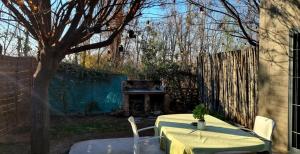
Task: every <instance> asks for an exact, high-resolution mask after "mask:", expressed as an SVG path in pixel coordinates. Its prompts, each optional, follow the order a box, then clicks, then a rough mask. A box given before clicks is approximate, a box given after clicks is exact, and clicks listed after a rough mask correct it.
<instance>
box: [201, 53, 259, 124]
mask: <svg viewBox="0 0 300 154" xmlns="http://www.w3.org/2000/svg"><path fill="white" fill-rule="evenodd" d="M257 71H258V49H256V48H248V49H244V50H238V51H231V52H222V53H216V54H207V53H203V54H200V55H199V57H198V81H199V85H198V86H199V95H200V96H199V99H200V101H201V102H204V103H205V104H206V105H207V107H208V108H209V109H210V110H211V111H213V112H215V113H219V114H220V115H222V116H224V117H225V118H226V119H228V120H232V121H233V122H237V123H239V124H242V125H244V126H247V127H252V126H253V124H254V119H255V116H256V113H257V103H258V87H257Z"/></svg>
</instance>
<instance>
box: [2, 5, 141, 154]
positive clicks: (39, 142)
mask: <svg viewBox="0 0 300 154" xmlns="http://www.w3.org/2000/svg"><path fill="white" fill-rule="evenodd" d="M1 1H2V3H3V4H4V5H5V6H6V8H7V9H8V10H9V11H10V12H11V17H12V18H13V19H14V20H15V21H18V22H19V23H20V24H21V25H22V26H23V27H24V28H25V29H26V30H28V31H29V33H30V34H31V36H32V37H33V38H34V39H35V40H36V41H37V43H38V49H39V50H38V53H37V61H38V65H37V68H36V71H35V73H34V83H33V94H32V133H31V153H32V154H47V153H49V134H48V129H49V106H48V86H49V82H50V80H51V78H52V77H53V76H54V74H55V72H56V70H57V69H58V66H59V63H60V62H61V61H62V59H63V58H64V57H65V56H66V55H69V54H73V53H79V52H82V51H86V50H90V49H95V48H101V47H104V46H107V45H109V44H110V43H112V41H113V40H114V38H115V37H116V36H118V35H119V33H120V32H121V31H122V30H123V29H124V27H125V26H126V25H127V24H128V23H129V22H130V21H131V20H132V19H134V18H135V17H136V16H137V15H139V14H140V8H141V6H142V5H143V4H144V1H141V0H69V1H66V0H1ZM120 11H124V17H123V18H122V21H121V24H120V25H118V26H115V27H111V26H110V24H111V21H112V20H113V19H114V18H115V16H116V15H117V14H118V13H119V12H120ZM102 33H107V34H108V35H107V39H105V40H103V41H101V42H93V43H90V44H86V45H78V44H81V43H82V42H85V41H86V40H88V39H90V38H91V37H93V36H94V35H95V34H102Z"/></svg>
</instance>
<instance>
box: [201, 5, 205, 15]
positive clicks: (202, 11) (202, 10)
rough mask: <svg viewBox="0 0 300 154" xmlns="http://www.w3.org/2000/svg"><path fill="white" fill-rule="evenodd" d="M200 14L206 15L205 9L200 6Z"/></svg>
mask: <svg viewBox="0 0 300 154" xmlns="http://www.w3.org/2000/svg"><path fill="white" fill-rule="evenodd" d="M200 13H201V14H203V13H204V7H203V6H200Z"/></svg>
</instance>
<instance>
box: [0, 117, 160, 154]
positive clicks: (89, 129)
mask: <svg viewBox="0 0 300 154" xmlns="http://www.w3.org/2000/svg"><path fill="white" fill-rule="evenodd" d="M154 122H155V121H154V120H149V119H144V118H142V119H140V120H139V122H137V125H138V127H139V128H141V127H147V126H151V125H154ZM50 126H51V128H50V151H51V152H50V153H51V154H66V153H68V150H69V148H70V147H71V146H72V144H74V143H76V142H78V141H82V140H89V139H100V138H119V137H131V136H132V130H131V126H130V125H129V122H128V121H127V118H119V117H118V118H117V117H112V116H106V115H101V116H94V117H52V118H51V124H50ZM142 135H153V131H148V132H145V133H144V134H142ZM28 153H30V128H29V127H27V128H26V127H24V128H19V129H17V130H14V131H12V132H11V133H9V134H7V135H5V136H1V137H0V154H28Z"/></svg>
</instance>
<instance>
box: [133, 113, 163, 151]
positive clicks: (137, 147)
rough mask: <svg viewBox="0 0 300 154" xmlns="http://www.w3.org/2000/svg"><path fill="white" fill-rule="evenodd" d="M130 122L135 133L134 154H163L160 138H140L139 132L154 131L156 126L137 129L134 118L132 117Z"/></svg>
mask: <svg viewBox="0 0 300 154" xmlns="http://www.w3.org/2000/svg"><path fill="white" fill-rule="evenodd" d="M128 121H129V123H130V125H131V127H132V131H133V140H134V141H133V153H134V154H163V153H164V152H163V151H162V150H160V142H159V139H160V137H159V136H155V137H140V136H139V132H141V131H145V130H149V129H153V128H155V126H151V127H146V128H142V129H137V127H136V124H135V121H134V118H133V117H132V116H131V117H129V118H128Z"/></svg>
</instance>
